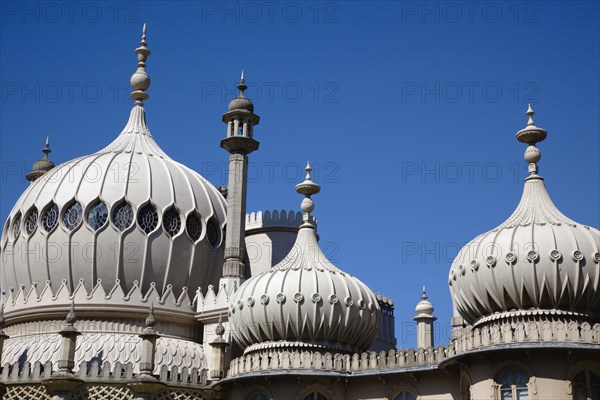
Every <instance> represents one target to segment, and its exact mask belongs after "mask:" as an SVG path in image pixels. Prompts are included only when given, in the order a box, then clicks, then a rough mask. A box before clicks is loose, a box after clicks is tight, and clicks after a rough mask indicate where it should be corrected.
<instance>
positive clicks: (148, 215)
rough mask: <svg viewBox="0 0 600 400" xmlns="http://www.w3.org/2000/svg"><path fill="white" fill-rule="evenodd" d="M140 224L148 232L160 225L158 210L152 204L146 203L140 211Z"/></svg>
mask: <svg viewBox="0 0 600 400" xmlns="http://www.w3.org/2000/svg"><path fill="white" fill-rule="evenodd" d="M137 220H138V224H139V225H140V228H142V230H143V231H144V232H146V233H150V232H152V231H153V230H155V229H156V227H157V226H158V212H157V211H156V208H154V206H153V205H152V204H146V205H145V206H144V207H142V208H141V209H140V211H139V212H138V218H137Z"/></svg>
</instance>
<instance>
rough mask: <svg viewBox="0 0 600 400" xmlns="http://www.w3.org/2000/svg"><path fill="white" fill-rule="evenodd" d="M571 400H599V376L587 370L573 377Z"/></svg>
mask: <svg viewBox="0 0 600 400" xmlns="http://www.w3.org/2000/svg"><path fill="white" fill-rule="evenodd" d="M573 400H600V376H598V375H597V374H595V373H593V372H592V371H590V370H589V369H586V370H583V371H581V372H579V373H578V374H577V375H575V379H573Z"/></svg>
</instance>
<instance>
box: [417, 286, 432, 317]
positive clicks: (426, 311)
mask: <svg viewBox="0 0 600 400" xmlns="http://www.w3.org/2000/svg"><path fill="white" fill-rule="evenodd" d="M427 299H428V297H427V292H426V291H425V288H424V287H423V294H421V301H420V302H419V303H418V304H417V306H416V307H415V311H416V313H417V314H418V315H417V317H421V316H422V315H425V316H431V314H433V310H434V308H433V305H432V304H431V303H430V302H429V300H427ZM417 317H415V318H417Z"/></svg>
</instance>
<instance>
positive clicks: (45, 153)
mask: <svg viewBox="0 0 600 400" xmlns="http://www.w3.org/2000/svg"><path fill="white" fill-rule="evenodd" d="M42 153H44V160H48V154H50V153H52V150H50V136H49V135H47V136H46V145H45V146H44V148H43V149H42Z"/></svg>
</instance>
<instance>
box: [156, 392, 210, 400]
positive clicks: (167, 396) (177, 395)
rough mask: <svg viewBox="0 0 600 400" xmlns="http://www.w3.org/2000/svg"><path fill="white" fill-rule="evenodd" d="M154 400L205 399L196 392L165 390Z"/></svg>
mask: <svg viewBox="0 0 600 400" xmlns="http://www.w3.org/2000/svg"><path fill="white" fill-rule="evenodd" d="M155 399H156V400H205V399H206V398H205V397H204V396H203V395H202V393H200V392H198V391H187V390H165V391H163V392H160V393H159V394H157V395H156V397H155Z"/></svg>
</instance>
